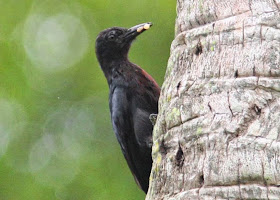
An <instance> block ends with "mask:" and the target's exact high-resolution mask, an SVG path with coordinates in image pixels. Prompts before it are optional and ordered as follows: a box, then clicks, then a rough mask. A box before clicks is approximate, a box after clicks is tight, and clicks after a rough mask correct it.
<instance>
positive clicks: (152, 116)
mask: <svg viewBox="0 0 280 200" xmlns="http://www.w3.org/2000/svg"><path fill="white" fill-rule="evenodd" d="M157 116H158V114H150V116H149V119H150V121H151V122H152V124H153V126H154V125H155V124H156V121H157Z"/></svg>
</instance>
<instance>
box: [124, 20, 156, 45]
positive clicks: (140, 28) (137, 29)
mask: <svg viewBox="0 0 280 200" xmlns="http://www.w3.org/2000/svg"><path fill="white" fill-rule="evenodd" d="M152 25H153V24H152V23H151V22H147V23H143V24H138V25H136V26H133V27H131V28H129V29H128V31H127V32H126V33H125V35H124V38H125V39H126V40H129V41H131V40H133V39H135V38H136V37H137V36H138V35H140V34H141V33H143V32H144V31H145V30H148V29H149V28H150V27H151V26H152Z"/></svg>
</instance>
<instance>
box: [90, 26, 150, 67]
mask: <svg viewBox="0 0 280 200" xmlns="http://www.w3.org/2000/svg"><path fill="white" fill-rule="evenodd" d="M151 26H152V23H150V22H148V23H143V24H139V25H136V26H133V27H131V28H129V29H126V28H121V27H113V28H109V29H106V30H104V31H102V32H100V33H99V35H98V37H97V39H96V43H95V51H96V55H97V58H98V61H99V63H100V64H101V65H102V62H103V61H104V60H106V61H110V60H118V59H126V58H127V55H128V51H129V48H130V45H131V43H132V41H133V40H134V39H135V38H136V37H137V36H138V35H140V34H141V33H143V32H144V31H145V30H147V29H149V28H150V27H151Z"/></svg>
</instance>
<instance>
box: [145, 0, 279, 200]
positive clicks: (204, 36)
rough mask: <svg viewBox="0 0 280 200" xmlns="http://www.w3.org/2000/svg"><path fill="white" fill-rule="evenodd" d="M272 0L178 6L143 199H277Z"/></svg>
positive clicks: (185, 1) (209, 0)
mask: <svg viewBox="0 0 280 200" xmlns="http://www.w3.org/2000/svg"><path fill="white" fill-rule="evenodd" d="M279 8H280V0H178V2H177V15H178V16H177V20H176V37H175V39H174V41H173V43H172V46H171V55H170V59H169V62H168V67H167V71H166V76H165V82H164V84H163V86H162V93H161V97H160V102H159V107H160V108H159V115H158V120H157V123H156V125H155V128H154V138H153V139H154V145H153V160H154V163H153V168H152V172H151V176H150V188H149V192H148V195H147V197H146V200H159V199H201V200H202V199H280V187H279V186H280V143H279V140H280V134H279V132H280V98H279V97H280V11H279Z"/></svg>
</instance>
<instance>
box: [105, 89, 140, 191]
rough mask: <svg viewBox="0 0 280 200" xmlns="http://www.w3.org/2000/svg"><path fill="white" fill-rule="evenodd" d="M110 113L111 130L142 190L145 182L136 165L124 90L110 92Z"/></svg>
mask: <svg viewBox="0 0 280 200" xmlns="http://www.w3.org/2000/svg"><path fill="white" fill-rule="evenodd" d="M110 111H111V120H112V124H113V129H114V132H115V134H116V137H117V139H118V142H119V144H120V146H121V150H122V153H123V155H124V157H125V159H126V161H127V164H128V166H129V168H130V170H131V172H132V174H133V176H134V179H135V181H136V182H137V184H138V185H139V187H140V188H142V189H143V187H144V186H143V184H145V182H144V181H143V179H142V176H141V172H140V171H139V165H138V163H137V162H138V160H139V158H138V157H137V155H139V152H137V150H138V149H137V142H136V140H135V134H134V127H133V116H132V114H131V102H129V99H128V95H127V90H126V89H125V88H122V87H115V88H114V89H113V90H112V91H111V92H110ZM140 160H141V159H140Z"/></svg>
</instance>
